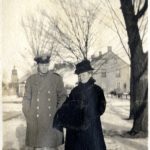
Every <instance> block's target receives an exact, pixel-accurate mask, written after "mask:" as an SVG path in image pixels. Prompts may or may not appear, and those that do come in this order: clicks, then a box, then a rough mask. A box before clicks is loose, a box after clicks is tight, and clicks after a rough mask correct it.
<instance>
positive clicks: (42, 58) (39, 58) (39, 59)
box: [34, 55, 50, 64]
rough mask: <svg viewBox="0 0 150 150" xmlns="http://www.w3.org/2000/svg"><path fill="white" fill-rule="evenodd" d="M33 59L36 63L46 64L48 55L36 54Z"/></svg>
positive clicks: (48, 58)
mask: <svg viewBox="0 0 150 150" xmlns="http://www.w3.org/2000/svg"><path fill="white" fill-rule="evenodd" d="M34 61H36V62H37V64H39V63H40V64H47V63H49V61H50V55H42V56H37V57H35V58H34Z"/></svg>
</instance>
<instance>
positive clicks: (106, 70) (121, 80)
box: [91, 46, 130, 93]
mask: <svg viewBox="0 0 150 150" xmlns="http://www.w3.org/2000/svg"><path fill="white" fill-rule="evenodd" d="M91 63H92V65H93V67H94V68H95V70H94V78H95V79H96V82H97V84H98V85H100V86H101V87H102V88H103V90H104V91H105V92H106V93H110V92H111V91H113V90H118V91H120V92H123V93H127V92H129V91H130V65H129V64H128V63H127V62H125V61H124V60H123V59H122V58H120V57H119V56H118V55H116V54H115V53H114V52H113V51H112V47H111V46H108V50H107V52H106V53H104V54H101V53H99V56H98V57H92V60H91Z"/></svg>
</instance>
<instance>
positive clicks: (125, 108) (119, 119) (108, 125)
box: [3, 98, 148, 150]
mask: <svg viewBox="0 0 150 150" xmlns="http://www.w3.org/2000/svg"><path fill="white" fill-rule="evenodd" d="M19 100H20V99H19ZM3 111H4V112H8V111H11V112H12V113H11V115H12V116H13V112H15V113H16V112H17V113H20V115H19V116H15V118H13V117H12V119H9V120H6V121H4V123H3V147H4V148H3V150H24V141H25V128H26V123H25V119H24V116H23V114H22V113H21V104H16V105H15V104H11V103H8V104H6V103H5V104H4V105H3ZM128 112H129V100H119V99H113V98H107V108H106V112H105V114H104V115H103V116H102V117H101V120H102V125H103V130H104V137H105V141H106V145H107V150H147V149H148V148H147V138H146V139H129V138H123V137H121V136H120V135H121V134H122V133H123V132H125V131H129V130H130V129H131V127H132V121H131V120H126V118H128ZM15 113H14V114H15ZM4 114H6V113H4ZM63 149H64V148H63V146H62V147H61V148H60V150H63Z"/></svg>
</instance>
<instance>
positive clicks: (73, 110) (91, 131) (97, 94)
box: [53, 60, 106, 150]
mask: <svg viewBox="0 0 150 150" xmlns="http://www.w3.org/2000/svg"><path fill="white" fill-rule="evenodd" d="M92 70H93V68H92V67H91V65H90V62H89V61H88V60H84V61H82V62H80V63H78V64H77V65H76V71H75V73H76V74H77V75H78V76H79V79H80V82H79V84H78V86H76V87H75V88H74V89H73V90H72V91H71V93H70V95H69V97H68V98H67V100H66V101H65V102H64V104H63V105H62V107H61V108H60V109H59V110H58V111H57V113H56V115H55V118H54V123H53V126H54V128H57V129H59V130H62V128H66V140H65V150H106V145H105V141H104V136H103V131H102V126H101V120H100V116H101V115H102V114H103V113H104V111H105V107H106V101H105V97H104V93H103V90H102V89H101V88H100V87H99V86H98V85H96V84H95V80H94V79H93V78H92Z"/></svg>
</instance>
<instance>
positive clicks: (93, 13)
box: [42, 0, 99, 62]
mask: <svg viewBox="0 0 150 150" xmlns="http://www.w3.org/2000/svg"><path fill="white" fill-rule="evenodd" d="M58 3H59V6H60V9H61V10H59V11H60V12H61V14H59V15H57V16H56V17H51V16H50V15H49V14H48V13H47V12H45V11H43V12H42V14H43V16H45V17H46V18H47V19H48V20H49V24H51V27H52V29H53V32H49V33H48V34H49V35H50V36H51V37H52V38H53V39H54V40H55V41H56V42H57V43H58V45H59V48H60V49H59V54H60V55H61V54H62V55H63V54H64V53H67V55H66V57H68V58H71V59H72V60H74V61H75V62H78V61H81V60H82V59H87V58H88V53H89V50H90V47H91V46H92V44H93V42H94V40H95V39H94V34H93V33H92V27H93V25H94V21H95V20H96V17H97V14H98V11H99V5H98V4H96V5H94V4H92V3H88V5H85V4H83V3H79V2H77V1H73V0H70V1H67V0H58ZM64 57H65V56H64Z"/></svg>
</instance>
